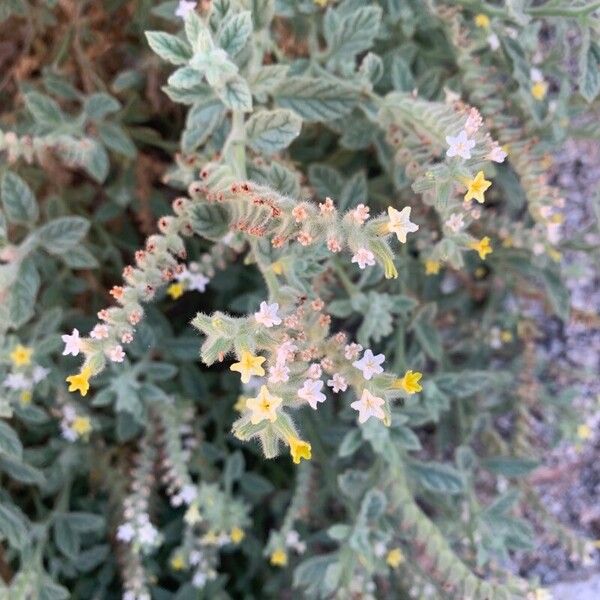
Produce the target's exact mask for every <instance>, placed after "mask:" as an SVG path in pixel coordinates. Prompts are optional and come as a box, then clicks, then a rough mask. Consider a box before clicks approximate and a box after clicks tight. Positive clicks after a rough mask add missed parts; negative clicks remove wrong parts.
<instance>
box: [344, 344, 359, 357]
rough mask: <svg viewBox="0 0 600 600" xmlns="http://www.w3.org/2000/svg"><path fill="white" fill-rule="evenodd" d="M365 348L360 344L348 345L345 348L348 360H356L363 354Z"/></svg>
mask: <svg viewBox="0 0 600 600" xmlns="http://www.w3.org/2000/svg"><path fill="white" fill-rule="evenodd" d="M362 349H363V347H362V346H361V345H360V344H355V343H354V342H352V343H351V344H346V346H345V347H344V356H345V357H346V359H347V360H354V359H355V358H356V357H357V356H358V355H359V354H360V353H361V352H362Z"/></svg>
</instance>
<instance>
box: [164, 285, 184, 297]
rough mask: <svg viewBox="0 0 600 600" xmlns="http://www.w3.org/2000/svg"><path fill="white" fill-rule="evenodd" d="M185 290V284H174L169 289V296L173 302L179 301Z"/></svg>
mask: <svg viewBox="0 0 600 600" xmlns="http://www.w3.org/2000/svg"><path fill="white" fill-rule="evenodd" d="M184 290H185V288H184V286H183V283H179V282H178V283H172V284H171V285H170V286H169V287H168V288H167V294H168V295H169V296H171V298H172V299H173V300H177V298H181V296H183V291H184Z"/></svg>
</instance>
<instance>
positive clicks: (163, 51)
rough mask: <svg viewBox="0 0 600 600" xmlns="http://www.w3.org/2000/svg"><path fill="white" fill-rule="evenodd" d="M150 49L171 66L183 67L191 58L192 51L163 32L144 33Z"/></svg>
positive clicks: (177, 39) (176, 38) (185, 44)
mask: <svg viewBox="0 0 600 600" xmlns="http://www.w3.org/2000/svg"><path fill="white" fill-rule="evenodd" d="M146 39H147V40H148V44H149V45H150V48H152V50H154V52H155V53H156V54H158V56H160V57H161V58H162V59H163V60H166V61H167V62H170V63H171V64H172V65H185V64H187V62H188V61H189V60H190V58H192V49H191V48H190V46H189V44H187V43H186V42H184V41H183V40H181V39H179V38H178V37H175V36H174V35H171V34H170V33H165V32H164V31H146Z"/></svg>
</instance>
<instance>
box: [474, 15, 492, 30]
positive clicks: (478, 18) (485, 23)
mask: <svg viewBox="0 0 600 600" xmlns="http://www.w3.org/2000/svg"><path fill="white" fill-rule="evenodd" d="M474 21H475V25H477V27H481V28H483V29H487V28H488V27H489V26H490V18H489V17H488V16H487V15H484V14H483V13H479V14H478V15H475V19H474Z"/></svg>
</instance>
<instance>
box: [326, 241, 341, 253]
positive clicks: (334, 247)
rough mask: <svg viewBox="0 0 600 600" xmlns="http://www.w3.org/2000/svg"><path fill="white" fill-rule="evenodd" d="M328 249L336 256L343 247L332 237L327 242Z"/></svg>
mask: <svg viewBox="0 0 600 600" xmlns="http://www.w3.org/2000/svg"><path fill="white" fill-rule="evenodd" d="M327 249H328V250H329V252H333V253H334V254H336V253H337V252H339V251H340V250H341V249H342V245H341V244H340V242H339V241H338V240H337V238H334V237H331V238H329V239H328V240H327Z"/></svg>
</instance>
